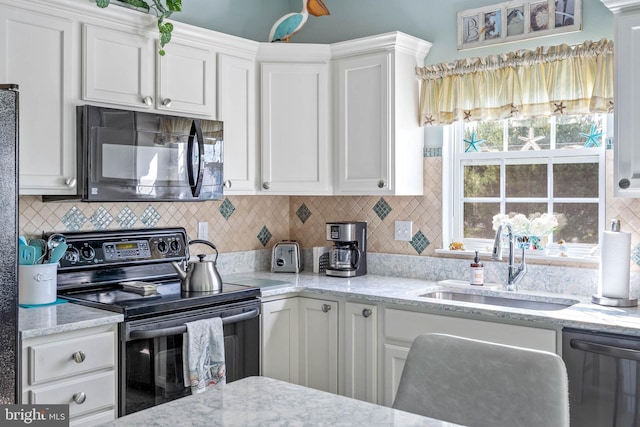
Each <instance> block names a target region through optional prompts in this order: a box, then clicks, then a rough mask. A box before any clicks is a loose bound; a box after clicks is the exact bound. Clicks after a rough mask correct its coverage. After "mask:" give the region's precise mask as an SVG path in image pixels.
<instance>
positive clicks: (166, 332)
mask: <svg viewBox="0 0 640 427" xmlns="http://www.w3.org/2000/svg"><path fill="white" fill-rule="evenodd" d="M259 314H260V310H259V309H257V308H256V309H254V310H251V311H247V312H246V313H241V314H234V315H233V316H227V317H223V318H222V324H223V325H228V324H231V323H237V322H242V321H244V320H249V319H253V318H254V317H257V316H258V315H259ZM185 332H187V325H180V326H173V327H171V328H162V329H154V330H151V331H131V332H130V333H129V338H130V339H132V340H141V339H151V338H160V337H169V336H171V335H179V334H184V333H185Z"/></svg>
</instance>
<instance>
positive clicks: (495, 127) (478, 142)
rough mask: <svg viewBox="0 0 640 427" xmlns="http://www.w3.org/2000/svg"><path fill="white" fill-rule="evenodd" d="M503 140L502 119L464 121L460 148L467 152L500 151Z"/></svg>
mask: <svg viewBox="0 0 640 427" xmlns="http://www.w3.org/2000/svg"><path fill="white" fill-rule="evenodd" d="M503 140H504V122H503V121H495V122H471V123H465V125H464V146H463V147H462V150H463V151H465V152H467V153H474V152H476V151H478V152H480V151H502V146H503ZM474 147H475V148H474Z"/></svg>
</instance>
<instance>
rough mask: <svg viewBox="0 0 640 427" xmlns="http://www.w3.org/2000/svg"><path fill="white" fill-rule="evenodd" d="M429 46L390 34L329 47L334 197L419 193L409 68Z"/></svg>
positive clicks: (419, 158) (417, 132)
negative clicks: (339, 195)
mask: <svg viewBox="0 0 640 427" xmlns="http://www.w3.org/2000/svg"><path fill="white" fill-rule="evenodd" d="M430 47H431V43H429V42H426V41H424V40H420V39H416V38H414V37H411V36H408V35H406V34H402V33H398V32H395V33H388V34H383V35H380V36H373V37H367V38H363V39H357V40H352V41H347V42H341V43H335V44H333V45H331V50H332V56H333V58H334V82H335V83H334V86H335V91H334V98H335V101H334V107H335V116H334V121H335V124H334V129H335V135H336V143H335V155H334V157H335V158H334V165H335V167H334V175H335V177H334V181H335V185H334V193H335V194H353V195H356V194H371V195H377V194H380V195H421V194H422V193H423V146H424V130H423V129H422V128H421V127H420V125H419V122H418V98H419V86H418V80H417V79H416V71H415V69H416V66H422V65H424V58H425V56H426V54H427V52H428V51H429V49H430Z"/></svg>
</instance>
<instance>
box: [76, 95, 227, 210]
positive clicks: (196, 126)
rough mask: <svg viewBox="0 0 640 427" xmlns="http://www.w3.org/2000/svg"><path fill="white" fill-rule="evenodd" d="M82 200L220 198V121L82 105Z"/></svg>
mask: <svg viewBox="0 0 640 427" xmlns="http://www.w3.org/2000/svg"><path fill="white" fill-rule="evenodd" d="M82 114H84V115H86V116H87V117H86V120H85V121H83V123H84V126H85V129H83V134H84V138H85V141H83V145H86V156H87V159H88V164H87V166H88V167H89V170H88V171H87V172H86V177H87V180H88V183H87V188H86V190H85V191H86V193H87V194H86V197H83V198H85V199H86V200H88V201H120V200H131V199H154V200H192V199H197V200H211V199H220V198H222V122H218V121H212V120H200V119H191V118H185V117H176V116H165V115H161V114H153V113H142V112H134V111H127V110H116V109H111V108H101V107H93V106H86V107H85V111H84V112H83V113H82Z"/></svg>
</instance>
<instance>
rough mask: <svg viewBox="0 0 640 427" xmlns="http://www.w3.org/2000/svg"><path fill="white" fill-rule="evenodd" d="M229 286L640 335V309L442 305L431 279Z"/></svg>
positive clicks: (252, 280)
mask: <svg viewBox="0 0 640 427" xmlns="http://www.w3.org/2000/svg"><path fill="white" fill-rule="evenodd" d="M223 281H224V282H229V283H238V284H248V285H253V286H259V287H260V288H261V290H262V297H263V298H268V297H277V296H279V295H287V294H305V295H307V296H317V297H318V298H331V296H333V297H341V298H350V299H358V300H361V301H368V302H371V303H387V304H394V305H398V306H403V307H404V308H406V309H428V310H430V311H432V312H437V311H441V312H443V314H447V313H448V314H456V313H459V314H463V315H464V314H471V315H475V316H481V317H486V320H488V321H505V322H508V321H509V320H513V321H525V322H531V323H535V324H536V325H532V326H540V327H545V326H546V327H572V328H578V329H589V330H596V331H602V332H612V333H620V334H625V335H633V336H640V308H639V307H631V308H620V307H605V306H600V305H597V304H593V303H591V297H590V296H589V297H586V296H576V295H562V294H554V293H545V292H530V291H523V292H520V291H518V292H506V291H492V290H489V289H478V288H476V287H473V288H471V287H469V289H467V290H465V291H464V292H482V293H484V294H490V295H497V296H505V297H511V298H513V297H517V296H523V297H526V298H527V299H533V300H542V301H545V300H549V299H553V300H557V299H558V298H560V299H566V300H574V301H576V300H577V301H578V303H577V304H575V305H572V306H571V307H568V308H565V309H562V310H549V311H543V310H530V309H523V308H514V307H499V306H490V305H485V304H478V303H470V302H462V301H443V300H437V299H434V298H426V297H421V296H419V295H421V294H424V293H427V292H431V291H435V290H439V289H444V288H445V286H442V285H439V284H438V282H434V281H430V280H418V279H408V278H402V277H390V276H376V275H365V276H361V277H354V278H349V279H346V278H337V277H328V276H325V275H322V274H313V273H305V272H303V273H300V274H294V273H270V272H253V273H245V274H234V275H229V276H224V277H223Z"/></svg>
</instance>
